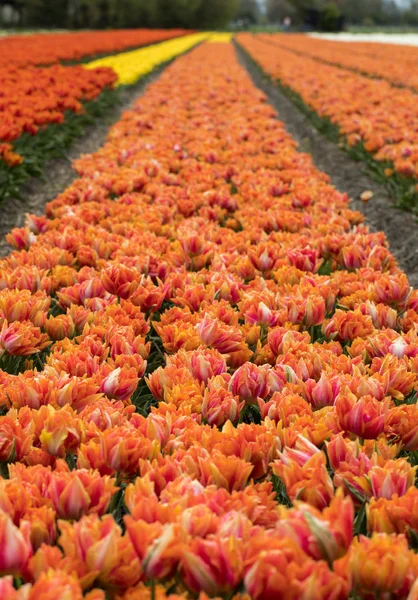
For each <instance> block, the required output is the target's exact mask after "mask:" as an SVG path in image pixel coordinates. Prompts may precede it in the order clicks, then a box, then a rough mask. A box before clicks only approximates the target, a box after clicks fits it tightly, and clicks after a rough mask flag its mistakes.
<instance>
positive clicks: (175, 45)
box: [86, 33, 228, 85]
mask: <svg viewBox="0 0 418 600" xmlns="http://www.w3.org/2000/svg"><path fill="white" fill-rule="evenodd" d="M214 35H216V34H214ZM226 35H228V34H226ZM207 37H208V34H207V33H194V34H190V35H185V36H183V37H181V38H176V39H174V40H168V41H166V42H162V43H161V44H157V45H156V46H149V47H147V48H139V49H137V50H132V51H131V52H123V53H122V54H116V55H114V56H105V57H104V58H99V59H97V60H94V61H92V62H89V63H87V64H86V68H87V69H97V68H100V67H107V68H111V69H112V70H113V71H114V72H115V73H116V74H117V76H118V85H131V84H133V83H135V82H136V81H138V79H139V78H140V77H143V76H144V75H146V74H148V73H149V72H150V71H152V70H153V69H154V68H155V67H157V66H158V65H160V64H162V63H165V62H168V61H169V60H172V59H173V58H174V57H176V56H178V55H179V54H182V53H183V52H187V50H190V48H192V47H193V46H195V45H196V44H198V43H199V42H202V41H203V40H204V39H205V38H207Z"/></svg>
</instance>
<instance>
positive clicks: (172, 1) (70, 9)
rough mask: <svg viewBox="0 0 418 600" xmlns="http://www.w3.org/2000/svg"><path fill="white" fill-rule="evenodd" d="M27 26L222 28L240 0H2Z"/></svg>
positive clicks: (235, 10)
mask: <svg viewBox="0 0 418 600" xmlns="http://www.w3.org/2000/svg"><path fill="white" fill-rule="evenodd" d="M1 5H3V6H5V5H10V6H12V7H13V9H14V10H15V11H16V13H17V14H18V24H19V25H20V26H23V27H44V28H52V27H53V28H70V29H71V28H74V29H85V28H88V29H106V28H125V27H126V28H132V27H166V28H168V27H170V28H173V27H185V28H191V29H206V28H219V27H223V26H224V25H226V24H227V23H228V22H229V21H230V20H231V19H233V18H234V17H235V16H236V15H237V12H238V10H239V5H240V0H0V6H1Z"/></svg>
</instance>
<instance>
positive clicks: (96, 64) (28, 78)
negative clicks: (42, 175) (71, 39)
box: [0, 32, 207, 199]
mask: <svg viewBox="0 0 418 600" xmlns="http://www.w3.org/2000/svg"><path fill="white" fill-rule="evenodd" d="M156 33H157V34H158V32H156ZM168 33H169V32H168ZM206 35H207V34H192V35H187V36H184V37H176V39H173V40H169V41H166V42H162V43H160V44H154V45H152V46H148V47H146V48H141V49H139V50H135V51H132V52H125V53H122V54H117V55H114V56H110V57H106V58H104V59H100V60H96V61H93V62H90V63H87V64H86V65H83V66H81V65H77V66H63V65H53V66H50V67H36V66H27V67H24V68H23V67H20V66H16V65H12V66H8V67H0V87H1V90H0V121H1V122H0V188H1V191H0V199H1V198H5V197H7V196H10V195H13V194H15V193H16V192H18V189H17V188H18V185H17V183H16V182H18V183H19V184H21V183H23V182H24V181H25V179H27V178H28V177H29V176H30V175H33V174H38V173H39V172H41V171H42V167H43V164H44V162H45V160H46V158H47V157H48V155H49V154H52V155H55V154H56V153H57V152H59V151H60V150H61V151H62V148H60V144H61V145H62V144H64V145H65V144H66V141H65V140H66V139H67V138H66V137H65V136H67V137H68V139H69V141H71V139H72V138H73V137H75V136H76V135H78V134H79V133H81V132H82V131H83V129H82V127H80V126H79V123H80V122H81V121H82V120H83V119H78V120H77V119H74V118H73V119H71V116H74V115H78V116H80V115H84V114H87V115H88V114H89V112H88V111H89V109H91V107H92V103H91V101H92V100H95V99H98V100H97V102H96V107H97V108H96V109H92V112H93V113H94V114H96V112H97V110H98V111H99V114H100V113H101V112H104V111H105V110H106V108H107V106H108V105H109V106H113V105H114V103H115V102H116V101H117V99H116V97H114V96H113V94H106V93H105V94H102V95H101V96H100V97H99V95H100V94H101V92H103V91H106V90H109V89H113V87H114V86H118V85H122V84H125V85H127V84H129V85H130V84H134V83H136V82H137V81H138V79H139V78H140V77H142V76H144V75H146V74H148V73H150V72H151V71H152V70H153V69H154V68H155V67H157V66H158V65H160V64H161V63H163V62H167V61H169V60H171V59H172V58H174V57H175V56H177V55H178V54H182V53H183V52H185V51H187V50H188V49H190V48H191V47H193V46H194V45H195V44H197V43H198V42H200V41H201V40H202V39H204V37H205V36H206ZM45 37H47V36H45ZM111 37H112V36H110V38H111ZM127 39H128V40H129V36H128V38H127ZM89 103H90V104H89ZM83 104H86V105H87V106H84V105H83ZM86 109H87V113H86ZM94 110H96V112H94ZM88 119H89V117H88V116H87V119H86V118H85V119H84V120H86V122H87V121H88ZM51 124H59V125H60V126H61V127H62V125H63V124H64V125H65V133H64V131H63V130H62V128H61V127H58V128H54V129H51V128H49V129H46V127H47V126H48V125H51ZM39 133H42V136H40V135H39ZM23 134H25V135H23ZM36 134H38V135H37V136H36ZM30 136H36V139H35V140H34V143H29V142H31V141H32V140H31V139H30ZM55 139H56V140H57V141H56V142H55ZM16 140H18V143H16ZM22 163H23V164H22ZM16 167H19V169H16Z"/></svg>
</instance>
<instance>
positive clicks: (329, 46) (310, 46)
mask: <svg viewBox="0 0 418 600" xmlns="http://www.w3.org/2000/svg"><path fill="white" fill-rule="evenodd" d="M258 38H259V39H263V40H264V41H268V42H270V43H274V44H278V45H279V46H282V47H283V48H287V49H289V50H293V51H295V52H299V53H301V54H304V55H308V56H310V57H311V58H315V59H319V60H322V61H324V62H327V63H329V64H334V65H337V66H341V67H345V68H347V69H350V70H353V71H358V72H361V73H364V74H365V75H368V76H369V77H376V78H379V79H387V80H388V81H389V82H390V83H392V84H395V85H399V86H403V87H411V88H413V89H415V91H417V90H418V74H417V72H416V64H417V61H418V48H414V47H411V46H407V47H405V46H396V45H392V44H376V43H367V42H363V43H361V42H347V43H344V42H334V41H331V40H322V39H315V38H313V37H308V36H306V35H300V34H299V35H298V34H295V35H292V34H291V35H287V34H286V35H283V34H278V35H259V36H258Z"/></svg>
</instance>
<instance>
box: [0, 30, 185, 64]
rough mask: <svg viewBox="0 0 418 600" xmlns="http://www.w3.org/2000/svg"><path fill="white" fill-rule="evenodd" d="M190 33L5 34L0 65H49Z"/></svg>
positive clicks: (0, 47) (145, 31)
mask: <svg viewBox="0 0 418 600" xmlns="http://www.w3.org/2000/svg"><path fill="white" fill-rule="evenodd" d="M186 33H190V32H189V31H187V30H185V29H170V30H168V29H127V30H123V29H116V30H113V31H112V30H111V31H88V32H85V31H83V32H74V33H48V34H42V33H37V34H30V35H16V36H10V35H9V36H7V37H3V38H1V39H0V67H9V66H11V65H15V66H17V67H27V66H29V65H50V64H53V63H56V62H59V61H62V60H80V59H81V58H83V57H84V56H94V55H96V54H105V53H110V52H122V51H123V50H127V49H128V48H136V47H138V46H146V45H147V44H154V43H156V42H162V41H163V40H169V39H171V38H174V37H178V36H181V35H185V34H186Z"/></svg>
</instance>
